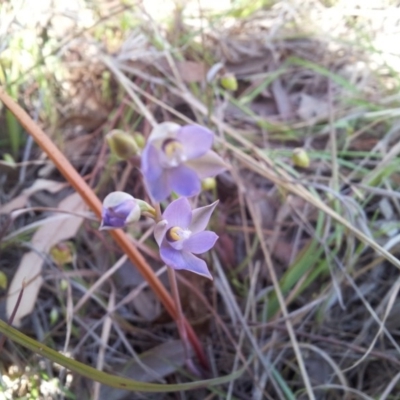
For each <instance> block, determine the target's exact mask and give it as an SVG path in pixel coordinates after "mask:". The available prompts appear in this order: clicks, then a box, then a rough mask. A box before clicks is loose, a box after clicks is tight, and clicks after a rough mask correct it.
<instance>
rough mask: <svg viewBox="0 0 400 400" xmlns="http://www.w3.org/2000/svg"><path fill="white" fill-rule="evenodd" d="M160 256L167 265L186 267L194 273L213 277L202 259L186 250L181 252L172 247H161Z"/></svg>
mask: <svg viewBox="0 0 400 400" xmlns="http://www.w3.org/2000/svg"><path fill="white" fill-rule="evenodd" d="M160 256H161V258H162V260H163V261H164V262H165V264H166V265H167V266H168V267H171V268H173V269H186V270H188V271H191V272H194V273H196V274H199V275H202V276H205V277H206V278H209V279H213V278H212V275H211V274H210V271H209V270H208V268H207V264H206V262H205V261H204V260H202V259H200V258H198V257H196V256H194V255H193V254H191V253H188V252H182V251H178V250H175V249H173V248H172V247H161V249H160Z"/></svg>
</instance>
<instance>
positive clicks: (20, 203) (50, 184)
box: [0, 179, 66, 214]
mask: <svg viewBox="0 0 400 400" xmlns="http://www.w3.org/2000/svg"><path fill="white" fill-rule="evenodd" d="M65 186H66V184H65V182H56V181H51V180H48V179H36V181H35V182H34V184H33V185H32V186H31V187H29V188H27V189H25V190H24V191H23V192H22V193H21V194H20V195H19V196H17V197H15V198H14V199H12V200H11V201H10V202H8V203H7V204H4V206H1V207H0V214H8V213H10V212H11V211H13V210H16V209H18V208H23V207H25V206H26V203H27V201H28V199H29V197H30V196H31V195H32V194H34V193H36V192H39V191H41V190H47V191H48V192H51V193H57V192H59V191H60V190H61V189H63V188H65Z"/></svg>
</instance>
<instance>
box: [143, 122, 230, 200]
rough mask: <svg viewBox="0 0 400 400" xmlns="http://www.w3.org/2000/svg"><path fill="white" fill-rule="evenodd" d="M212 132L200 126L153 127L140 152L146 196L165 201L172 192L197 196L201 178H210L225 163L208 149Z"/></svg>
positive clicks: (174, 125) (212, 139) (162, 124)
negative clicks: (147, 191) (148, 194)
mask: <svg viewBox="0 0 400 400" xmlns="http://www.w3.org/2000/svg"><path fill="white" fill-rule="evenodd" d="M213 141H214V133H213V132H211V131H210V130H208V129H207V128H204V127H202V126H200V125H185V126H182V127H181V126H179V125H177V124H175V123H173V122H163V123H161V124H159V125H157V126H156V127H155V128H154V129H153V131H152V133H151V134H150V136H149V139H148V142H147V145H146V147H145V148H144V150H143V153H142V165H141V169H142V172H143V175H144V178H145V181H146V185H147V188H148V190H149V192H150V195H151V196H152V197H153V199H154V200H155V201H162V200H165V199H166V198H167V197H168V196H169V194H170V193H171V192H172V191H174V192H176V193H177V194H179V195H180V196H185V197H190V196H194V195H196V194H198V193H200V190H201V181H200V180H201V179H204V178H207V177H213V176H215V175H217V174H219V173H220V172H222V171H224V170H225V169H226V167H227V166H226V164H225V163H224V161H223V160H222V158H221V157H219V156H218V155H217V154H216V153H215V152H213V151H212V150H211V146H212V144H213Z"/></svg>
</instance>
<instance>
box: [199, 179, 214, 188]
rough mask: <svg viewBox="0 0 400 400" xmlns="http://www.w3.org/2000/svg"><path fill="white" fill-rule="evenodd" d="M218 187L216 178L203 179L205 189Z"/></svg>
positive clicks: (202, 183) (202, 185)
mask: <svg viewBox="0 0 400 400" xmlns="http://www.w3.org/2000/svg"><path fill="white" fill-rule="evenodd" d="M216 187H217V180H216V179H215V178H205V179H203V180H202V181H201V188H202V189H203V190H214V189H215V188H216Z"/></svg>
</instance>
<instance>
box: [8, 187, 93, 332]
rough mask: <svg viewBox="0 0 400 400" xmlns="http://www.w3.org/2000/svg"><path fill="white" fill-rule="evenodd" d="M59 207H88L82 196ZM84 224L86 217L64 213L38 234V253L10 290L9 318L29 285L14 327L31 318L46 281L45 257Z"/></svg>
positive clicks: (27, 256) (35, 237)
mask: <svg viewBox="0 0 400 400" xmlns="http://www.w3.org/2000/svg"><path fill="white" fill-rule="evenodd" d="M58 208H59V209H60V210H64V211H73V212H76V213H79V212H84V211H86V209H87V207H86V205H85V203H84V202H83V200H82V198H81V197H80V196H79V194H77V193H74V194H72V195H70V196H68V197H67V198H65V199H64V200H63V201H61V202H60V204H59V206H58ZM82 222H83V218H81V217H77V216H76V215H68V214H63V215H60V217H59V218H57V219H55V218H48V221H44V223H43V225H41V226H40V228H39V229H38V230H37V231H36V232H35V234H34V235H33V237H32V240H31V246H32V248H34V249H35V251H30V252H29V253H26V254H25V255H24V256H23V257H22V260H21V262H20V264H19V266H18V269H17V272H16V273H15V275H14V277H13V280H12V282H11V284H10V287H9V289H8V297H7V302H6V312H7V316H8V317H9V316H10V315H11V314H12V312H13V310H14V308H15V305H16V302H17V299H18V294H19V293H20V290H21V288H22V286H23V285H24V284H27V286H26V287H25V290H24V294H23V296H22V300H21V302H20V304H19V307H18V309H17V312H16V314H15V317H14V321H13V325H14V326H17V327H18V326H20V325H21V320H22V318H24V317H25V316H27V315H29V314H30V313H31V312H32V310H33V308H34V307H35V303H36V298H37V296H38V294H39V290H40V287H41V285H42V281H43V278H42V276H41V272H42V266H43V262H44V255H46V254H48V253H49V251H50V249H51V248H52V247H53V246H55V245H56V244H58V243H60V242H62V241H64V240H68V239H70V238H72V237H74V236H75V235H76V233H77V232H78V229H79V228H80V226H81V224H82Z"/></svg>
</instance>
